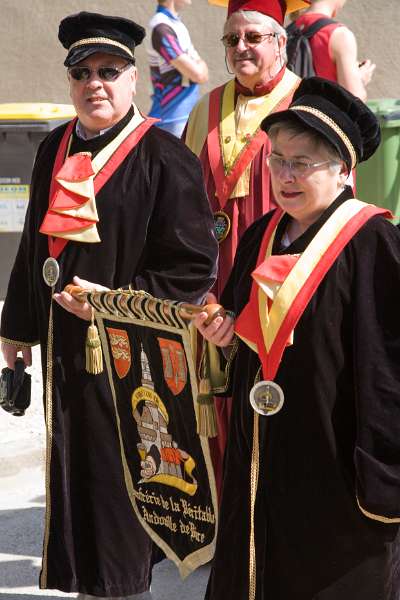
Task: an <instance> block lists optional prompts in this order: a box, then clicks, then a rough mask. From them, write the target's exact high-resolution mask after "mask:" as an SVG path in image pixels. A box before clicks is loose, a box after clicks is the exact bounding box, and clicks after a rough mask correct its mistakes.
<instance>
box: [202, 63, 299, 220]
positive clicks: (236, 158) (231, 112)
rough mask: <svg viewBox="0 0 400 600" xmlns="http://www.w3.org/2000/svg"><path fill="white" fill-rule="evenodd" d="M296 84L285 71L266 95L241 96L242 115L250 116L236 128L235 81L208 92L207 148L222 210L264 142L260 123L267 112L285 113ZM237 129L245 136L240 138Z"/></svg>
mask: <svg viewBox="0 0 400 600" xmlns="http://www.w3.org/2000/svg"><path fill="white" fill-rule="evenodd" d="M299 81H300V80H299V79H298V77H297V76H296V75H294V74H293V73H292V72H291V71H288V70H286V72H285V74H284V76H283V78H282V80H281V81H280V82H279V83H278V85H277V86H276V87H275V88H274V89H273V90H272V91H271V92H270V93H269V94H267V95H266V96H261V97H259V98H245V97H244V98H243V102H244V103H245V104H246V106H245V109H246V110H245V112H246V113H249V117H242V120H243V124H242V125H241V126H240V127H239V128H238V126H237V123H236V121H235V120H236V112H237V111H236V110H235V82H234V80H232V81H229V82H228V83H227V84H225V85H223V86H220V87H218V88H216V89H215V90H213V91H212V92H211V93H210V99H209V110H208V136H207V149H208V158H209V161H210V167H211V172H212V174H213V177H214V181H215V188H216V194H217V197H218V200H219V203H220V206H221V208H224V206H225V204H226V203H227V201H228V199H229V198H230V197H231V195H232V192H233V191H234V189H235V187H236V185H237V184H238V181H239V180H240V178H241V177H242V175H243V174H244V172H245V170H246V168H247V167H248V166H249V165H250V164H251V162H252V160H253V159H254V157H255V156H256V154H257V153H258V152H259V150H260V148H261V147H262V146H263V144H264V143H265V141H266V139H267V135H266V134H265V133H264V131H262V130H261V129H260V123H261V121H262V120H263V119H264V118H265V117H266V116H267V115H269V114H270V113H272V112H276V111H279V110H285V109H286V108H287V107H288V106H289V104H290V101H291V98H292V95H293V92H294V90H295V89H296V87H297V86H298V84H299ZM239 98H240V97H239ZM238 101H239V100H238ZM251 103H252V104H251ZM254 103H255V105H254V106H253V104H254ZM236 109H237V107H236ZM239 129H243V132H245V133H244V134H243V135H242V134H241V133H240V131H239ZM247 193H248V192H247Z"/></svg>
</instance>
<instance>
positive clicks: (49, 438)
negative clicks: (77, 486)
mask: <svg viewBox="0 0 400 600" xmlns="http://www.w3.org/2000/svg"><path fill="white" fill-rule="evenodd" d="M54 291H55V287H54V286H53V287H52V288H51V299H50V313H49V329H48V335H47V354H46V356H47V360H46V513H45V530H44V541H43V562H42V573H41V575H40V587H41V588H42V589H43V588H46V587H47V549H48V545H49V538H50V519H51V492H50V481H51V479H50V478H51V473H50V468H51V451H52V444H53V294H54Z"/></svg>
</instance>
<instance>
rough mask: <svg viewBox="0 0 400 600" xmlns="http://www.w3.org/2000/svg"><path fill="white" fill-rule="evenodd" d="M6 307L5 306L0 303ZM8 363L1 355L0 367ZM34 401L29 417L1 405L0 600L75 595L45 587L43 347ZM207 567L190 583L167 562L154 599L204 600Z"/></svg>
mask: <svg viewBox="0 0 400 600" xmlns="http://www.w3.org/2000/svg"><path fill="white" fill-rule="evenodd" d="M0 311H1V304H0ZM3 366H4V364H3V362H2V359H1V358H0V368H2V367H3ZM30 371H31V374H32V380H33V393H32V405H31V407H30V408H29V410H28V411H27V413H26V415H25V416H24V417H18V418H17V417H12V416H10V415H8V414H7V413H5V412H4V411H3V410H1V409H0V600H37V598H38V597H46V598H48V597H51V598H56V597H60V596H64V597H73V596H74V595H72V594H63V593H61V592H57V591H53V590H50V591H42V590H39V589H38V586H37V582H38V577H39V571H40V561H41V558H40V557H41V550H42V532H43V523H44V425H43V412H42V401H41V395H42V386H41V375H40V358H39V353H38V349H35V351H34V364H33V367H32V369H30ZM207 577H208V567H203V568H201V569H199V570H198V571H197V572H196V573H194V574H192V575H191V576H190V577H188V579H186V581H185V582H182V581H181V580H180V578H179V575H178V572H177V570H176V568H175V566H174V565H173V564H172V563H171V562H170V561H167V560H165V561H163V562H162V563H160V564H159V565H157V566H156V567H155V569H154V572H153V585H152V593H153V598H154V600H202V599H203V597H204V589H205V586H206V581H207Z"/></svg>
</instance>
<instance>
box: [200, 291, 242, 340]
mask: <svg viewBox="0 0 400 600" xmlns="http://www.w3.org/2000/svg"><path fill="white" fill-rule="evenodd" d="M216 302H217V298H216V297H215V296H214V294H207V297H206V304H215V303H216ZM207 318H208V315H207V313H206V312H205V311H204V312H201V313H199V314H198V315H196V317H195V318H194V319H193V323H194V325H195V326H196V327H197V329H198V330H199V331H200V333H201V335H202V336H203V337H204V338H205V339H206V340H208V341H209V342H211V343H213V344H215V345H216V346H220V347H221V348H225V347H226V346H229V344H230V343H231V342H232V340H233V337H234V335H235V331H234V321H233V319H232V317H230V316H229V315H226V316H225V317H216V318H215V319H214V320H213V321H211V323H210V324H209V325H204V322H205V321H206V320H207Z"/></svg>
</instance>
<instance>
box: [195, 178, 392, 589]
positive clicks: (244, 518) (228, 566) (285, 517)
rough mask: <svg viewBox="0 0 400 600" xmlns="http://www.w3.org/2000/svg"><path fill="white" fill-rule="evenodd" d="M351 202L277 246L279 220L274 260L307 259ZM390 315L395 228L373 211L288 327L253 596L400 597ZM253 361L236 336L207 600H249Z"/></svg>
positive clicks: (265, 437) (234, 294) (238, 273)
mask: <svg viewBox="0 0 400 600" xmlns="http://www.w3.org/2000/svg"><path fill="white" fill-rule="evenodd" d="M350 196H351V193H350V192H349V189H346V191H345V192H344V193H343V194H342V195H341V196H340V197H339V198H338V199H337V200H336V201H335V202H334V203H333V204H332V205H331V206H330V207H329V208H328V209H327V210H326V211H325V213H324V214H323V215H322V216H321V218H320V219H319V220H318V221H317V222H316V223H315V224H314V225H312V226H311V227H310V228H309V229H308V230H307V231H306V232H305V233H304V234H303V235H302V236H301V237H299V238H298V239H297V240H295V242H293V243H292V244H291V246H289V247H288V248H287V249H285V250H283V249H281V247H280V245H279V242H280V239H281V238H282V233H283V230H284V228H285V227H286V225H287V222H288V220H289V216H288V215H285V216H284V217H283V220H282V222H281V224H280V226H279V228H278V232H277V236H276V240H275V245H274V248H273V254H279V253H282V254H285V253H288V254H290V253H292V254H296V253H301V252H303V251H304V250H305V248H306V247H307V245H308V244H309V242H310V241H311V239H312V238H313V237H314V235H315V234H316V232H317V231H318V230H319V229H320V227H321V226H322V224H323V223H324V222H325V221H326V219H327V218H328V216H329V215H330V214H331V213H332V212H333V211H334V210H335V209H336V208H337V206H338V205H339V204H340V203H341V202H342V201H343V200H344V199H346V198H348V197H350ZM271 214H272V213H269V214H267V215H266V216H264V217H263V218H261V219H260V220H258V221H257V222H256V223H255V224H253V226H251V227H250V228H249V230H248V231H247V232H246V234H245V235H244V237H243V239H242V242H241V243H240V246H239V249H238V252H237V256H236V261H235V265H234V269H233V272H232V276H231V278H230V280H229V282H228V284H227V287H226V289H225V292H224V295H223V298H222V303H223V304H224V306H225V307H226V308H229V309H231V310H234V311H235V312H236V314H239V313H240V311H241V310H242V309H243V307H244V306H245V305H246V303H247V301H248V299H249V293H250V287H251V277H250V274H251V272H252V271H253V270H254V268H255V265H256V260H257V255H258V251H259V247H260V243H261V240H262V237H263V234H264V232H265V229H266V226H267V224H268V222H269V219H270V217H271ZM399 310H400V234H399V231H398V229H397V228H396V227H394V226H393V225H392V224H390V223H389V222H388V221H386V220H385V219H384V218H383V217H381V216H375V217H373V218H372V219H370V220H369V221H368V222H367V223H366V224H365V225H364V226H363V227H362V229H360V231H359V232H358V233H357V234H356V235H355V236H354V237H353V239H352V240H351V241H350V242H349V243H348V244H347V246H346V247H345V248H344V250H343V251H342V252H341V254H340V255H339V256H338V258H337V259H336V261H335V262H334V263H333V265H332V267H331V268H330V269H329V271H328V273H327V274H326V276H325V277H324V279H323V280H322V282H321V283H320V285H319V287H318V289H317V291H316V292H315V294H314V295H313V296H312V298H311V300H310V302H309V304H308V306H307V308H306V309H305V311H304V313H303V315H302V317H301V318H300V320H299V322H298V324H297V326H296V328H295V331H294V343H293V345H292V346H290V347H288V348H287V349H286V350H285V352H284V355H283V358H282V361H281V364H280V367H279V370H278V373H277V375H276V378H275V381H276V382H277V383H278V384H279V385H280V386H281V388H282V389H283V391H284V394H285V404H284V406H283V408H282V410H281V411H280V412H279V413H277V414H275V415H273V416H270V417H263V416H260V417H259V426H260V435H259V439H260V474H259V484H258V492H257V499H256V505H255V546H256V558H257V588H256V590H257V591H256V600H399V599H400V538H399V534H398V527H399V525H398V523H399V522H400V318H399ZM259 367H260V361H259V358H258V356H257V354H256V353H255V352H253V351H252V350H251V349H250V348H249V347H248V346H246V345H245V344H244V343H243V342H242V341H240V342H239V347H238V352H237V355H236V358H235V360H234V363H233V364H232V368H233V390H232V391H233V413H232V418H231V429H230V436H229V442H228V448H227V454H226V464H225V467H226V468H225V478H224V488H223V497H222V506H221V514H220V524H219V534H218V539H217V549H216V555H215V560H214V564H213V568H212V573H211V577H210V581H209V585H208V590H207V596H206V597H207V598H208V599H209V600H226V599H227V598H232V599H234V600H247V599H248V598H249V597H250V596H249V589H248V587H249V543H250V542H249V531H250V514H249V513H250V510H249V506H250V463H251V452H252V443H253V415H254V413H253V409H252V407H251V405H250V402H249V392H250V390H251V387H252V386H253V384H254V381H255V378H256V375H257V371H258V369H259ZM357 498H358V501H359V503H360V505H361V506H362V507H363V509H364V510H365V511H366V512H368V513H370V517H368V516H366V514H364V513H363V512H362V511H361V509H360V508H359V506H358V502H357ZM382 517H387V522H384V521H385V519H384V518H382ZM396 521H397V522H396Z"/></svg>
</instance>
